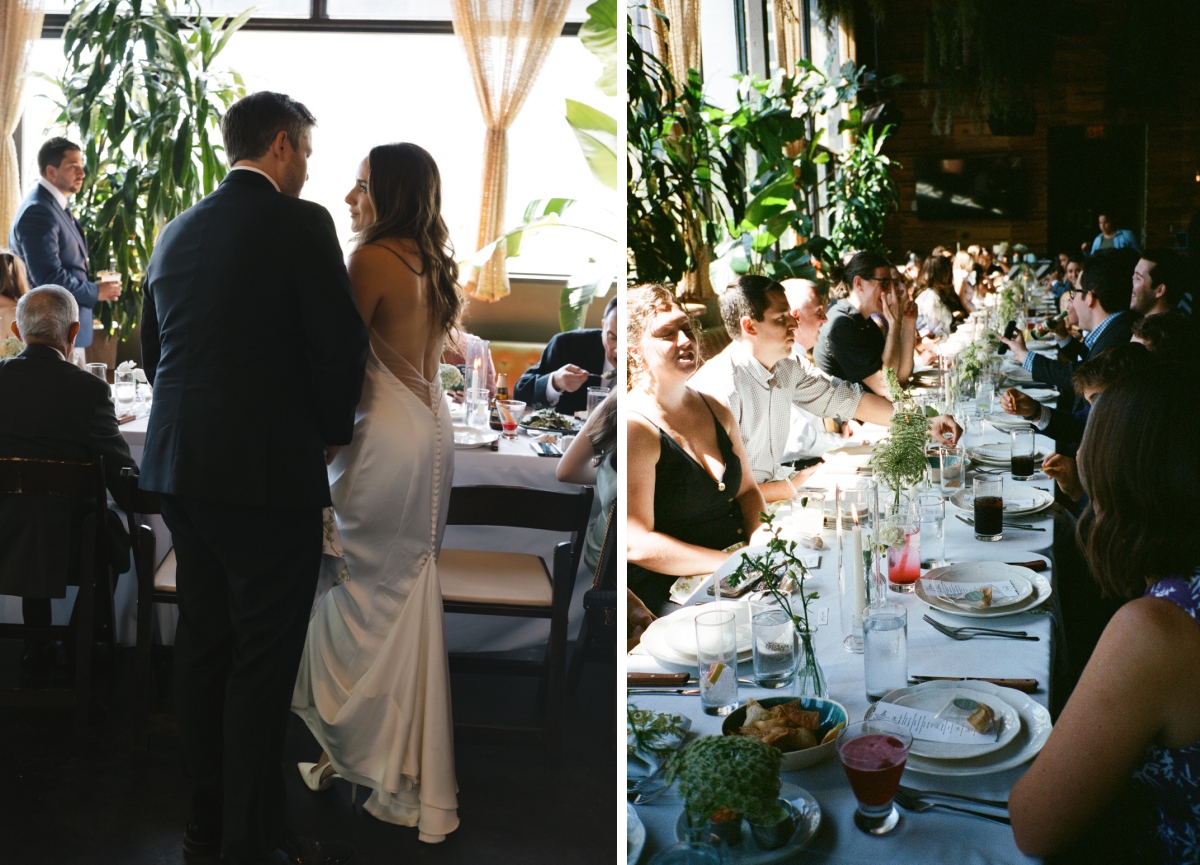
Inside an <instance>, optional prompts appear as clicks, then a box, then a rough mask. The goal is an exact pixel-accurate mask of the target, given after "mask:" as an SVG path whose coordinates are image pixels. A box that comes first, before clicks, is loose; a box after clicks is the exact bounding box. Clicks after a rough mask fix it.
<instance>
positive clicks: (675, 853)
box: [650, 818, 723, 865]
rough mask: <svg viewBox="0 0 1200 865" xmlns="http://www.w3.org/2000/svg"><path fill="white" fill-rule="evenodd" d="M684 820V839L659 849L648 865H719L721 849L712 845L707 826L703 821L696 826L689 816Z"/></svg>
mask: <svg viewBox="0 0 1200 865" xmlns="http://www.w3.org/2000/svg"><path fill="white" fill-rule="evenodd" d="M685 820H686V822H685V823H684V826H683V834H684V836H685V840H683V841H680V842H679V843H678V844H675V845H674V846H672V847H668V848H667V849H665V850H659V851H658V852H657V853H656V854H654V858H653V859H651V860H650V865H721V863H722V861H723V858H722V856H721V851H720V850H718V849H717V848H716V847H714V846H713V845H712V837H711V836H710V835H709V833H708V827H707V826H706V825H705V824H703V823H701V824H700V825H698V826H697V825H695V824H693V823H692V821H691V819H690V818H685Z"/></svg>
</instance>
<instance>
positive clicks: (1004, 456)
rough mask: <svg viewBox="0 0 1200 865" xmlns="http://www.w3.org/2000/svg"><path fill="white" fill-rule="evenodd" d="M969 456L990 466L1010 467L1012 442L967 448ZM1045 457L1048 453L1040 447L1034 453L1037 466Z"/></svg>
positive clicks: (989, 443) (990, 443)
mask: <svg viewBox="0 0 1200 865" xmlns="http://www.w3.org/2000/svg"><path fill="white" fill-rule="evenodd" d="M981 451H983V453H981ZM967 456H968V457H970V458H971V459H972V460H974V461H975V462H977V463H982V464H983V465H985V466H988V467H989V468H996V467H1000V466H1003V467H1004V468H1008V467H1009V466H1011V465H1012V442H988V443H987V444H983V445H979V446H977V447H973V448H967ZM1045 458H1046V454H1045V453H1044V452H1043V451H1042V450H1040V449H1039V450H1038V451H1037V452H1036V453H1034V455H1033V461H1034V463H1035V464H1036V466H1041V464H1042V460H1044V459H1045Z"/></svg>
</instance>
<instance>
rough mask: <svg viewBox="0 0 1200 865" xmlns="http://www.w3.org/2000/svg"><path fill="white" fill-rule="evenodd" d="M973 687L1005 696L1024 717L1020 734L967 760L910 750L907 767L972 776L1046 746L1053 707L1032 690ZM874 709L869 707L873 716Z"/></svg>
mask: <svg viewBox="0 0 1200 865" xmlns="http://www.w3.org/2000/svg"><path fill="white" fill-rule="evenodd" d="M961 685H962V683H961V682H924V683H922V684H920V685H914V686H913V687H911V688H900V689H898V690H895V691H892V692H891V693H889V694H885V695H884V697H883V699H884V700H885V701H887V702H891V703H895V702H896V701H897V700H898V699H900V698H901V697H903V696H904V695H905V694H909V693H912V692H914V691H921V690H929V691H938V690H940V691H954V690H958V689H959V688H960V687H961ZM971 688H972V690H975V691H982V692H984V693H985V694H990V695H994V696H996V697H999V698H1000V699H1002V700H1004V701H1005V702H1006V703H1008V704H1009V705H1010V706H1012V708H1013V709H1015V710H1016V712H1017V714H1018V715H1019V716H1020V718H1021V731H1020V733H1018V734H1017V737H1016V738H1015V739H1013V740H1012V741H1011V742H1009V743H1008V744H1007V745H1005V746H1004V747H1003V748H1001V749H1000V750H998V751H993V752H992V753H990V754H984V755H983V756H982V757H972V758H970V759H967V760H937V759H934V758H932V757H918V756H916V755H915V754H910V755H909V758H908V762H907V763H906V764H905V766H904V768H905V769H911V770H912V771H913V772H920V773H921V774H924V775H951V776H959V777H968V776H971V775H991V774H992V773H994V772H1006V771H1008V770H1009V769H1015V768H1016V767H1017V766H1020V765H1022V764H1024V763H1028V762H1029V761H1030V760H1032V759H1033V758H1034V757H1036V756H1037V755H1038V753H1039V752H1040V751H1041V750H1042V746H1043V745H1045V744H1046V740H1047V739H1049V738H1050V730H1051V728H1052V725H1051V723H1050V711H1049V710H1048V709H1047V708H1046V707H1045V706H1043V705H1041V704H1040V703H1038V702H1036V701H1034V700H1033V699H1032V698H1031V697H1030V696H1029V695H1028V694H1023V693H1021V692H1020V691H1014V690H1013V689H1012V688H1001V687H1000V686H998V685H993V684H992V683H991V682H972V683H971ZM870 712H871V710H870V709H868V710H867V716H868V717H869V716H870Z"/></svg>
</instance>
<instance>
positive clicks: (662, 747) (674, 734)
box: [625, 714, 692, 782]
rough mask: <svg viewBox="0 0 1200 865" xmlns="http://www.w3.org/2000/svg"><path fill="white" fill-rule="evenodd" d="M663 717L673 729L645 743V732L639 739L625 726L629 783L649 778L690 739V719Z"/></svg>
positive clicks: (672, 716)
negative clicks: (648, 745) (650, 746)
mask: <svg viewBox="0 0 1200 865" xmlns="http://www.w3.org/2000/svg"><path fill="white" fill-rule="evenodd" d="M665 717H666V718H667V719H669V720H670V722H671V723H670V725H669V726H671V727H673V728H674V729H671V730H668V731H665V732H663V733H661V734H658V735H654V736H653V738H652V740H651V741H650V742H647V736H646V731H645V730H643V731H642V736H641V737H639V736H638V735H636V734H635V732H634V729H633V727H632V726H631V725H627V726H626V741H627V743H628V745H629V747H628V752H629V759H628V762H627V764H626V769H625V776H626V777H627V778H628V779H629V780H630V781H635V782H636V781H640V780H643V779H645V778H649V777H650V776H651V775H653V774H654V773H655V772H657V771H658V770H659V769H660V768H661V767H662V764H663V763H665V762H666V761H667V758H668V757H670V756H671V754H672V753H673V752H675V751H677V750H679V747H680V746H681V745H683V743H684V742H686V741H687V740H688V739H689V738H690V737H691V731H692V721H691V719H690V718H686V717H684V716H682V715H669V714H668V715H666V716H665ZM658 718H659V719H662V718H664V715H663V714H659V715H658ZM663 726H667V725H663ZM647 744H650V745H652V746H653V748H652V749H651V748H649V747H646V745H647Z"/></svg>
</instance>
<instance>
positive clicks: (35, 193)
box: [8, 138, 121, 366]
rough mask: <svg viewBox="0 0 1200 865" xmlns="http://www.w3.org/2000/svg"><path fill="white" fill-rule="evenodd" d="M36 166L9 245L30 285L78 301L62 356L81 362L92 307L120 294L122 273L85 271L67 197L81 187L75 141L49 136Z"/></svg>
mask: <svg viewBox="0 0 1200 865" xmlns="http://www.w3.org/2000/svg"><path fill="white" fill-rule="evenodd" d="M38 171H39V172H40V173H41V176H40V177H38V181H37V184H36V185H35V186H34V187H33V189H32V190H31V191H30V193H29V195H28V197H27V198H26V199H25V200H24V201H23V202H22V203H21V207H20V209H19V210H18V211H17V217H16V219H14V220H13V225H12V230H11V231H10V232H9V236H8V245H9V246H10V247H11V248H12V250H13V252H15V253H16V254H17V255H19V256H20V257H21V260H22V261H24V262H25V267H26V268H27V269H28V271H29V283H30V286H31V287H33V288H36V287H37V286H40V285H60V286H62V287H63V288H65V289H66V290H67V291H69V292H71V295H72V296H73V297H74V298H75V302H76V303H78V304H79V336H78V337H77V338H76V340H75V350H74V352H73V354H72V356H71V357H69V358H67V360H69V361H71V362H72V363H74V364H76V365H77V366H83V365H84V364H85V363H86V361H85V359H84V351H83V350H84V349H85V348H87V347H88V346H89V345H91V344H92V307H94V306H95V305H96V304H97V303H99V302H100V301H102V300H116V299H117V298H118V297H119V296H120V294H121V277H120V275H119V274H110V275H109V276H108V277H107V278H106V279H103V280H101V281H100V282H92V281H91V277H90V276H89V274H88V247H87V238H86V237H84V234H83V229H82V228H81V227H80V226H79V222H78V221H77V220H76V219H75V217H74V215H73V214H72V213H71V205H70V202H69V201H68V196H70V195H74V194H75V193H77V192H79V190H80V189H81V188H82V187H83V177H84V174H85V171H84V166H83V153H82V151H80V149H79V145H78V144H76V143H75V142H73V141H69V140H67V139H66V138H51V139H50V140H49V141H47V142H46V143H45V144H43V145H42V147H41V149H40V150H38Z"/></svg>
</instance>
